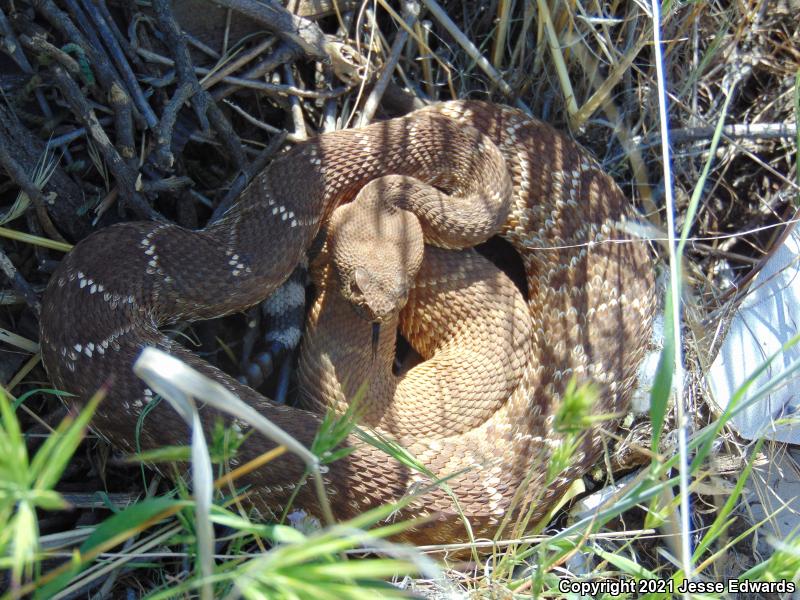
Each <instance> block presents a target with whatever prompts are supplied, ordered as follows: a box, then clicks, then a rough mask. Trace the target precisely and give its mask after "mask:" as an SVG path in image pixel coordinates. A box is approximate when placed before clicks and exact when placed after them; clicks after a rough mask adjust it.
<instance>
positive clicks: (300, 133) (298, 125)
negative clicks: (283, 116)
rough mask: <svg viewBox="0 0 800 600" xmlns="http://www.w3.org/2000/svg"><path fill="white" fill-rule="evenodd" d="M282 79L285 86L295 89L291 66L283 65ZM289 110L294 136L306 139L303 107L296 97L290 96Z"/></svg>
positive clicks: (306, 132)
mask: <svg viewBox="0 0 800 600" xmlns="http://www.w3.org/2000/svg"><path fill="white" fill-rule="evenodd" d="M283 78H284V80H285V81H286V84H287V85H290V86H292V87H295V81H294V75H293V74H292V65H290V64H285V65H283ZM289 108H290V110H291V113H292V121H293V123H294V136H295V137H296V138H298V139H301V140H305V139H308V131H307V130H306V121H305V117H303V107H302V106H301V105H300V99H299V98H298V96H296V95H294V94H292V95H290V96H289Z"/></svg>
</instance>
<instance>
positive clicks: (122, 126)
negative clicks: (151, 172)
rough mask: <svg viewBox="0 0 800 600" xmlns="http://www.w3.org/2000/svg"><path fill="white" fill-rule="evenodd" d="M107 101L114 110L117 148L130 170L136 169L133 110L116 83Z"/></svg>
mask: <svg viewBox="0 0 800 600" xmlns="http://www.w3.org/2000/svg"><path fill="white" fill-rule="evenodd" d="M108 101H109V104H111V108H112V109H113V110H114V131H115V132H116V134H117V148H118V149H119V153H120V155H121V156H122V158H123V160H125V162H126V163H127V164H128V167H130V169H131V170H135V169H136V148H135V147H134V140H133V108H132V106H131V100H130V97H129V96H128V94H127V92H126V91H125V90H123V89H122V88H121V87H120V86H119V84H117V82H114V83H113V84H111V90H109V92H108Z"/></svg>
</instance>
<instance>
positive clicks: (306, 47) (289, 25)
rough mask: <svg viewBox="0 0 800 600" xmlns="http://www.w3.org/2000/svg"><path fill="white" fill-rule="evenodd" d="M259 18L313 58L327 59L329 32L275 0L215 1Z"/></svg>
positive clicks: (281, 36)
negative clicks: (327, 34) (326, 47)
mask: <svg viewBox="0 0 800 600" xmlns="http://www.w3.org/2000/svg"><path fill="white" fill-rule="evenodd" d="M213 2H214V3H215V4H219V5H220V6H224V7H226V8H230V9H233V10H235V11H236V12H239V13H241V14H243V15H246V16H248V17H250V18H251V19H253V20H254V21H257V22H258V23H260V24H261V25H263V26H264V27H266V28H267V29H269V30H270V31H272V32H274V33H275V35H277V36H278V37H280V38H281V39H284V40H286V41H288V42H291V43H293V44H296V45H298V46H299V47H300V48H302V50H303V52H305V54H306V55H307V56H309V57H310V58H316V59H327V58H328V53H327V51H326V50H325V43H326V40H325V34H324V33H322V29H320V28H319V25H317V24H316V23H314V22H313V21H309V20H308V19H304V18H302V17H298V16H297V15H293V14H292V13H290V12H289V11H288V10H286V9H285V8H283V6H281V5H280V4H278V3H277V2H275V1H274V0H213Z"/></svg>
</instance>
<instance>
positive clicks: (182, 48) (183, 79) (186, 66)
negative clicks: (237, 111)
mask: <svg viewBox="0 0 800 600" xmlns="http://www.w3.org/2000/svg"><path fill="white" fill-rule="evenodd" d="M153 9H154V10H155V13H156V18H157V19H158V23H159V26H160V27H161V30H162V31H163V33H164V35H165V36H166V37H167V41H168V43H169V45H170V47H171V48H173V55H174V56H175V69H176V71H177V74H178V80H179V82H180V83H181V84H184V83H189V84H191V85H192V90H193V92H194V95H193V96H192V98H193V103H192V104H193V106H194V108H195V113H196V114H197V117H198V119H199V120H200V124H201V127H202V128H203V130H204V131H207V130H208V124H209V121H210V122H211V124H212V125H213V127H214V130H215V131H216V132H217V133H218V134H219V136H220V138H221V139H222V143H223V144H224V146H225V148H226V149H227V151H228V153H229V154H230V156H231V158H232V159H233V160H234V162H235V164H236V166H237V168H240V169H242V168H244V165H245V164H246V160H245V156H244V151H243V150H242V145H241V144H240V143H239V138H238V137H237V136H236V134H235V133H234V131H233V127H231V124H230V123H229V122H228V119H227V118H225V115H224V114H222V111H221V110H220V109H219V107H218V106H217V105H216V103H215V102H214V100H213V99H212V98H211V96H210V95H209V93H208V92H207V91H206V90H204V89H203V88H202V87H200V82H198V80H197V76H196V75H195V74H194V71H193V67H192V62H191V58H190V56H189V49H188V48H187V47H186V42H185V39H184V36H182V35H181V31H180V29H179V27H178V24H177V23H176V22H175V17H174V15H173V14H172V7H171V6H170V3H169V1H168V0H153Z"/></svg>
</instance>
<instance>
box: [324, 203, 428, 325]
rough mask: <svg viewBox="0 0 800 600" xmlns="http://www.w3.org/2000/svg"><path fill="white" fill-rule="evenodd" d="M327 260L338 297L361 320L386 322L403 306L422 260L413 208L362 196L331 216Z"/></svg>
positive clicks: (419, 237)
mask: <svg viewBox="0 0 800 600" xmlns="http://www.w3.org/2000/svg"><path fill="white" fill-rule="evenodd" d="M328 239H329V240H330V250H331V259H332V263H333V267H334V270H335V272H336V275H337V279H338V281H339V291H340V293H341V295H342V297H343V298H344V299H345V300H346V301H348V302H349V303H350V305H351V306H352V307H353V308H354V309H355V311H356V313H357V314H358V315H359V316H360V317H361V318H362V319H364V320H365V321H368V322H371V323H384V322H387V321H388V320H389V319H391V318H392V317H394V316H395V315H397V313H399V312H400V310H401V309H402V308H403V307H404V306H405V304H406V302H407V300H408V294H409V291H410V290H411V288H412V287H413V286H414V280H415V278H416V276H417V272H418V271H419V268H420V266H421V264H422V255H423V251H424V242H423V235H422V228H421V226H420V224H419V221H418V220H417V218H416V217H415V216H414V215H412V214H411V213H409V212H407V211H404V210H400V209H396V208H394V207H386V206H385V205H384V204H383V203H382V202H381V201H380V199H374V201H370V202H364V201H363V199H362V198H361V195H359V197H358V198H357V199H356V200H355V201H354V202H352V203H350V204H346V205H344V206H340V207H339V208H337V209H336V210H335V211H334V213H333V215H332V216H331V221H330V227H329V237H328Z"/></svg>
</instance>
